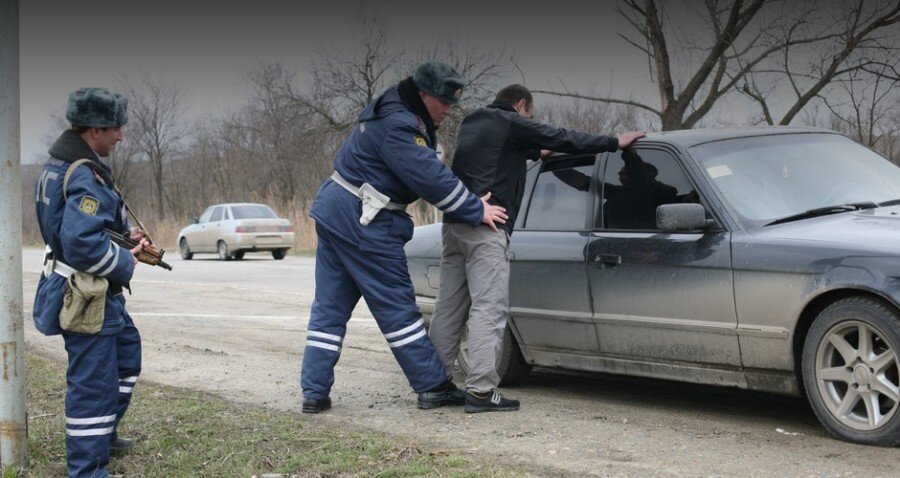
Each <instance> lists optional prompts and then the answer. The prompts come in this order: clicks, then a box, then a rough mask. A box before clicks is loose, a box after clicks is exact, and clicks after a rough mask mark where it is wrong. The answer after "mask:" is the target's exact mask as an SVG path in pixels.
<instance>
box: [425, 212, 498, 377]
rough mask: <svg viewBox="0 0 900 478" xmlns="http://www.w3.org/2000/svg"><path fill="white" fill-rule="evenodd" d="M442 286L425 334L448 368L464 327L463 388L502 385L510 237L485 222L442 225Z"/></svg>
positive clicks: (456, 350) (450, 367)
mask: <svg viewBox="0 0 900 478" xmlns="http://www.w3.org/2000/svg"><path fill="white" fill-rule="evenodd" d="M441 238H442V239H443V250H442V253H441V285H440V289H438V296H437V303H436V304H435V311H434V315H433V316H432V318H431V327H430V329H429V335H430V336H431V341H432V342H433V343H434V346H435V348H436V349H437V352H438V356H439V357H440V359H441V362H443V364H444V368H445V369H446V370H448V371H450V370H452V367H453V363H454V362H456V358H457V355H458V354H459V347H460V339H461V337H462V333H463V327H466V326H468V328H469V329H468V332H469V339H468V351H469V353H468V365H469V375H468V376H467V377H466V389H467V390H471V391H474V392H479V393H483V392H487V391H490V390H492V389H494V388H495V387H497V386H498V385H499V384H500V377H499V376H498V375H497V359H498V358H499V356H500V347H501V346H502V339H503V332H504V330H505V329H506V318H507V315H508V314H509V259H507V251H508V250H509V236H508V235H507V233H506V231H504V230H502V229H501V230H500V231H499V232H494V231H492V230H491V229H490V228H488V227H487V226H483V225H482V226H478V227H472V226H469V225H467V224H450V223H447V224H444V225H443V227H442V228H441Z"/></svg>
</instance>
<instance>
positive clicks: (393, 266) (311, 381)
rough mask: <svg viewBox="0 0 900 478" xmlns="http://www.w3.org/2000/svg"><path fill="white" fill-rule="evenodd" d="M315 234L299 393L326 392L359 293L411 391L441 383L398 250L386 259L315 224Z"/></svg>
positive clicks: (311, 395)
mask: <svg viewBox="0 0 900 478" xmlns="http://www.w3.org/2000/svg"><path fill="white" fill-rule="evenodd" d="M316 233H317V234H318V246H317V248H316V297H315V299H314V300H313V304H312V311H311V315H310V318H309V328H308V329H309V332H308V334H307V339H306V348H305V350H304V352H303V370H302V372H301V378H300V385H301V387H302V389H303V396H304V397H306V398H312V399H322V398H325V397H327V396H328V394H329V392H330V391H331V386H332V385H333V384H334V366H335V364H337V361H338V358H339V357H340V353H341V344H342V343H343V340H344V335H345V334H346V332H347V320H349V319H350V313H351V312H352V311H353V308H354V307H355V306H356V303H357V302H359V298H360V296H362V297H364V298H365V299H366V304H367V305H368V306H369V310H370V311H371V312H372V315H374V316H375V321H376V322H377V323H378V327H379V328H380V329H381V332H382V333H383V334H384V337H385V339H387V341H388V345H389V346H390V347H391V351H392V352H393V353H394V358H396V359H397V362H398V363H399V364H400V368H401V369H402V370H403V373H404V374H405V375H406V378H407V379H408V380H409V383H410V385H411V386H412V388H413V390H414V391H415V392H416V393H421V392H424V391H428V390H432V389H434V388H436V387H438V386H439V385H441V384H442V383H443V382H444V381H446V380H447V373H446V372H445V370H444V367H443V365H442V364H441V361H440V358H439V357H438V355H437V352H436V351H435V349H434V345H432V343H431V340H430V339H429V338H428V335H427V333H426V331H425V326H424V323H423V321H422V315H421V314H420V313H419V308H418V306H417V305H416V297H415V292H414V291H413V287H412V281H411V280H410V278H409V271H408V270H407V268H406V257H405V255H404V254H403V253H402V252H403V251H402V249H401V250H400V251H399V254H398V255H397V256H395V257H387V256H383V255H379V254H374V253H371V252H364V251H360V250H359V248H357V247H356V246H355V245H353V244H352V243H350V242H347V241H345V240H344V239H342V238H341V237H339V236H337V235H336V234H333V233H332V232H331V231H329V230H328V229H327V228H325V227H323V226H321V225H319V224H318V223H317V224H316ZM394 252H397V251H394Z"/></svg>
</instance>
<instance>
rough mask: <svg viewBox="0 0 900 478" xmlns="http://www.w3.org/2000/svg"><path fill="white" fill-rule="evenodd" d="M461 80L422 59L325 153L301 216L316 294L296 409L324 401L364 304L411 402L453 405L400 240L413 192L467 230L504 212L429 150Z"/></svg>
mask: <svg viewBox="0 0 900 478" xmlns="http://www.w3.org/2000/svg"><path fill="white" fill-rule="evenodd" d="M465 84H466V82H465V80H464V79H463V78H462V77H460V75H459V74H458V73H457V72H456V71H455V70H454V69H453V68H452V67H450V66H449V65H446V64H443V63H438V62H427V63H423V64H422V65H420V66H419V67H418V68H417V69H416V71H415V74H414V75H413V76H412V77H409V78H406V79H404V80H403V81H401V82H400V83H399V84H397V85H395V86H392V87H390V88H388V90H387V91H385V92H384V93H383V94H382V95H381V96H379V97H378V98H377V99H375V101H373V102H372V103H371V104H369V105H368V106H367V107H366V108H365V109H364V110H363V111H362V113H361V114H360V115H359V119H358V121H357V125H356V127H355V128H354V129H353V131H352V132H351V133H350V136H349V137H348V138H347V139H346V140H345V141H344V143H343V144H342V145H341V147H340V149H339V150H338V152H337V156H336V158H335V160H334V174H333V175H332V176H331V178H329V179H328V180H326V181H325V182H324V184H323V185H322V187H321V188H320V189H319V192H318V194H317V195H316V199H315V201H314V202H313V205H312V210H311V211H310V216H312V218H313V219H314V220H315V221H316V234H317V238H318V246H317V249H316V297H315V300H314V301H313V305H312V311H311V315H310V319H309V327H308V330H309V331H308V333H307V338H306V348H305V351H304V353H303V371H302V374H301V379H300V383H301V387H302V389H303V411H304V412H306V413H318V412H321V411H324V410H327V409H328V408H330V407H331V397H330V396H329V394H330V392H331V387H332V385H333V383H334V366H335V364H336V363H337V361H338V358H339V357H340V353H341V347H342V345H343V341H344V335H345V333H346V331H347V320H348V319H349V318H350V313H351V312H352V311H353V308H354V307H355V306H356V303H357V302H359V299H360V297H364V298H365V299H366V304H367V305H368V306H369V310H371V311H372V315H374V316H375V321H376V322H377V323H378V326H379V327H380V328H381V332H382V333H383V334H384V338H385V339H386V340H387V342H388V345H389V346H390V349H391V351H392V352H393V354H394V357H395V358H396V359H397V362H398V363H399V364H400V368H401V369H402V370H403V373H404V374H405V375H406V378H407V379H408V380H409V383H410V385H411V386H412V388H413V390H414V391H415V392H416V393H418V406H419V408H435V407H440V406H444V405H462V404H463V402H464V401H465V393H464V392H463V391H461V390H458V389H457V388H456V386H455V385H454V384H453V382H452V381H450V380H449V379H448V378H447V373H446V371H445V370H444V367H443V366H442V365H441V361H440V359H439V358H438V355H437V353H436V352H435V349H434V346H433V345H432V344H431V341H430V340H429V338H428V335H427V334H426V333H425V327H424V324H423V321H422V315H421V314H420V313H419V309H418V307H417V306H416V301H415V295H414V292H413V287H412V282H411V280H410V277H409V272H408V270H407V268H406V255H405V253H404V250H403V246H404V244H405V243H406V242H407V241H409V240H410V239H411V238H412V233H413V223H412V220H411V219H410V217H409V215H408V214H407V213H406V211H405V209H406V206H407V205H408V204H409V203H411V202H413V201H415V200H416V199H418V198H420V197H421V198H423V199H425V200H426V201H428V202H429V203H431V204H433V205H435V206H436V207H437V208H438V209H440V210H441V211H442V212H443V213H444V214H446V215H448V216H452V217H455V218H457V220H459V221H460V222H463V223H465V224H468V225H469V226H472V227H475V226H477V225H479V224H482V223H484V224H487V225H488V226H489V227H491V228H493V229H494V230H496V225H495V223H498V224H502V223H503V222H504V220H505V219H506V215H505V214H504V210H503V208H501V207H499V206H493V205H490V204H488V203H487V201H486V199H487V198H488V197H489V195H487V196H486V197H485V198H481V199H479V198H478V197H476V196H475V195H474V194H472V193H471V192H469V191H468V190H467V189H466V187H465V186H464V185H463V183H462V182H460V180H459V179H458V178H457V177H456V176H454V175H453V173H451V172H450V169H449V168H447V166H446V165H444V163H442V162H440V161H438V159H437V156H436V152H435V150H436V147H437V138H436V136H435V135H436V130H437V128H438V127H439V126H440V125H441V123H442V122H443V121H444V119H445V118H446V117H447V115H448V114H449V113H450V110H451V108H452V107H453V105H454V104H456V103H457V102H459V99H460V96H461V95H462V92H463V89H464V87H465Z"/></svg>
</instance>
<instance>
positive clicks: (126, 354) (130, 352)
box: [111, 312, 141, 440]
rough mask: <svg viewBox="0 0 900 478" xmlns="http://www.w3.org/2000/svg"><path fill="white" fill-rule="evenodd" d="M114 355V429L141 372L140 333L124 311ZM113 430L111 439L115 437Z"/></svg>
mask: <svg viewBox="0 0 900 478" xmlns="http://www.w3.org/2000/svg"><path fill="white" fill-rule="evenodd" d="M116 356H117V358H118V367H119V370H118V373H119V401H118V403H117V405H116V430H118V429H119V422H121V421H122V417H123V416H125V412H126V411H127V410H128V406H129V405H130V404H131V396H132V393H133V392H134V386H135V384H137V379H138V376H139V375H140V374H141V334H140V333H138V329H137V327H135V326H134V322H133V321H132V320H131V317H130V316H129V315H128V313H127V312H126V313H125V327H124V328H122V331H121V332H119V333H118V334H117V335H116ZM117 436H118V435H117V433H116V432H115V431H114V432H113V435H112V437H111V439H113V440H114V439H116V437H117Z"/></svg>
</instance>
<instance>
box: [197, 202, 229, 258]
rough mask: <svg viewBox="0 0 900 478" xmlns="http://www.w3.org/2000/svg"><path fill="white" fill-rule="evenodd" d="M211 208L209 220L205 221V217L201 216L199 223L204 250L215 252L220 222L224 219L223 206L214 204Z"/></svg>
mask: <svg viewBox="0 0 900 478" xmlns="http://www.w3.org/2000/svg"><path fill="white" fill-rule="evenodd" d="M210 209H211V210H212V212H210V214H209V216H207V220H206V221H205V222H204V221H203V219H204V218H203V217H201V218H200V224H199V226H200V233H199V236H200V247H201V248H202V250H203V251H204V252H215V250H216V238H217V237H218V230H219V224H220V222H221V221H222V209H223V208H222V206H213V207H211V208H210ZM207 212H209V211H207ZM203 215H204V216H206V213H203ZM198 250H199V249H198Z"/></svg>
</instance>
